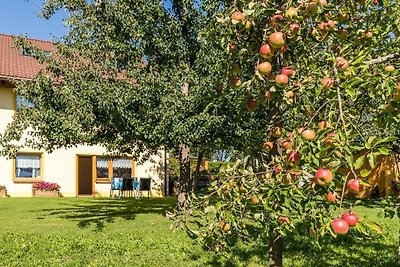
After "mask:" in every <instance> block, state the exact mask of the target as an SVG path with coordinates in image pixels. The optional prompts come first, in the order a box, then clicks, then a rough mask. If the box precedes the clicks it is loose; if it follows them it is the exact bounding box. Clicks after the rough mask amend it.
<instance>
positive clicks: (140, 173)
mask: <svg viewBox="0 0 400 267" xmlns="http://www.w3.org/2000/svg"><path fill="white" fill-rule="evenodd" d="M14 113H15V95H14V93H13V91H12V89H10V88H1V87H0V133H2V132H4V130H5V128H6V126H7V124H8V123H9V122H11V121H12V116H13V114H14ZM20 152H33V151H32V150H31V149H29V148H26V149H23V150H21V151H20ZM41 152H42V161H43V165H42V166H43V170H42V171H43V172H42V173H43V177H42V179H43V180H44V181H48V182H53V183H58V184H59V185H60V186H61V193H62V194H63V195H64V196H76V194H77V192H76V180H77V178H76V171H77V166H76V165H77V155H88V156H91V155H97V156H99V155H103V154H104V153H105V149H104V148H102V147H100V146H78V147H76V148H70V149H58V150H56V151H54V152H53V153H51V154H48V153H46V152H44V151H41ZM162 156H163V153H161V152H160V156H156V155H155V156H153V157H152V158H151V160H150V161H146V162H145V163H144V164H142V165H137V164H136V166H135V177H144V178H152V193H153V195H162V192H161V190H160V189H161V188H163V185H162V184H163V177H164V173H163V170H164V168H163V162H164V159H163V157H162ZM14 172H15V171H14V161H13V160H7V159H6V158H4V157H0V185H5V186H6V187H7V191H8V194H9V195H10V196H12V197H14V196H31V195H32V184H31V183H17V182H14V180H13V177H14ZM109 190H110V183H106V184H103V183H96V184H95V188H94V191H95V194H94V195H96V196H108V195H109Z"/></svg>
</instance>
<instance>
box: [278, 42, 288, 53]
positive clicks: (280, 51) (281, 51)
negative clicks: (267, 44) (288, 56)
mask: <svg viewBox="0 0 400 267" xmlns="http://www.w3.org/2000/svg"><path fill="white" fill-rule="evenodd" d="M287 50H288V45H287V44H285V45H284V46H282V47H281V48H279V50H278V52H279V53H281V54H283V53H286V51H287Z"/></svg>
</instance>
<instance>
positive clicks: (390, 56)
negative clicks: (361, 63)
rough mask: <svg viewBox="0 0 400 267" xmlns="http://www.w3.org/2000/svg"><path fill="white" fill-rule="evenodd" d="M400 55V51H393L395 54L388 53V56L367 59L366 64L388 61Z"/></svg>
mask: <svg viewBox="0 0 400 267" xmlns="http://www.w3.org/2000/svg"><path fill="white" fill-rule="evenodd" d="M398 57H400V53H393V54H390V55H387V56H383V57H378V58H375V59H371V60H369V61H366V62H365V64H366V65H373V64H379V63H382V62H385V61H388V60H389V59H393V58H398Z"/></svg>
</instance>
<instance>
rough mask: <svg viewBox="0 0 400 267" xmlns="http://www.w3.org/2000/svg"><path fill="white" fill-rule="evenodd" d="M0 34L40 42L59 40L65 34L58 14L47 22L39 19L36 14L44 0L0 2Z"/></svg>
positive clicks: (65, 30)
mask: <svg viewBox="0 0 400 267" xmlns="http://www.w3.org/2000/svg"><path fill="white" fill-rule="evenodd" d="M0 1H1V7H0V10H1V15H0V33H5V34H12V35H24V34H27V36H28V37H30V38H34V39H41V40H53V39H54V37H55V38H60V37H62V36H63V35H65V33H66V32H67V29H66V28H65V27H64V24H63V18H64V17H65V13H62V12H59V13H58V14H56V15H55V16H54V17H52V18H51V19H49V20H46V19H43V18H39V17H38V16H37V13H38V12H39V11H40V7H41V5H42V4H43V2H44V0H29V1H26V0H0Z"/></svg>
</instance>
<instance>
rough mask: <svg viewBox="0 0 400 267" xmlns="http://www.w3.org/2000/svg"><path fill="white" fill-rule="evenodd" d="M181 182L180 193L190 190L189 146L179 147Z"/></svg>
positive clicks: (182, 145)
mask: <svg viewBox="0 0 400 267" xmlns="http://www.w3.org/2000/svg"><path fill="white" fill-rule="evenodd" d="M179 182H180V192H179V193H181V192H184V193H187V192H189V190H190V148H189V147H188V146H187V145H184V144H181V145H180V146H179Z"/></svg>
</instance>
